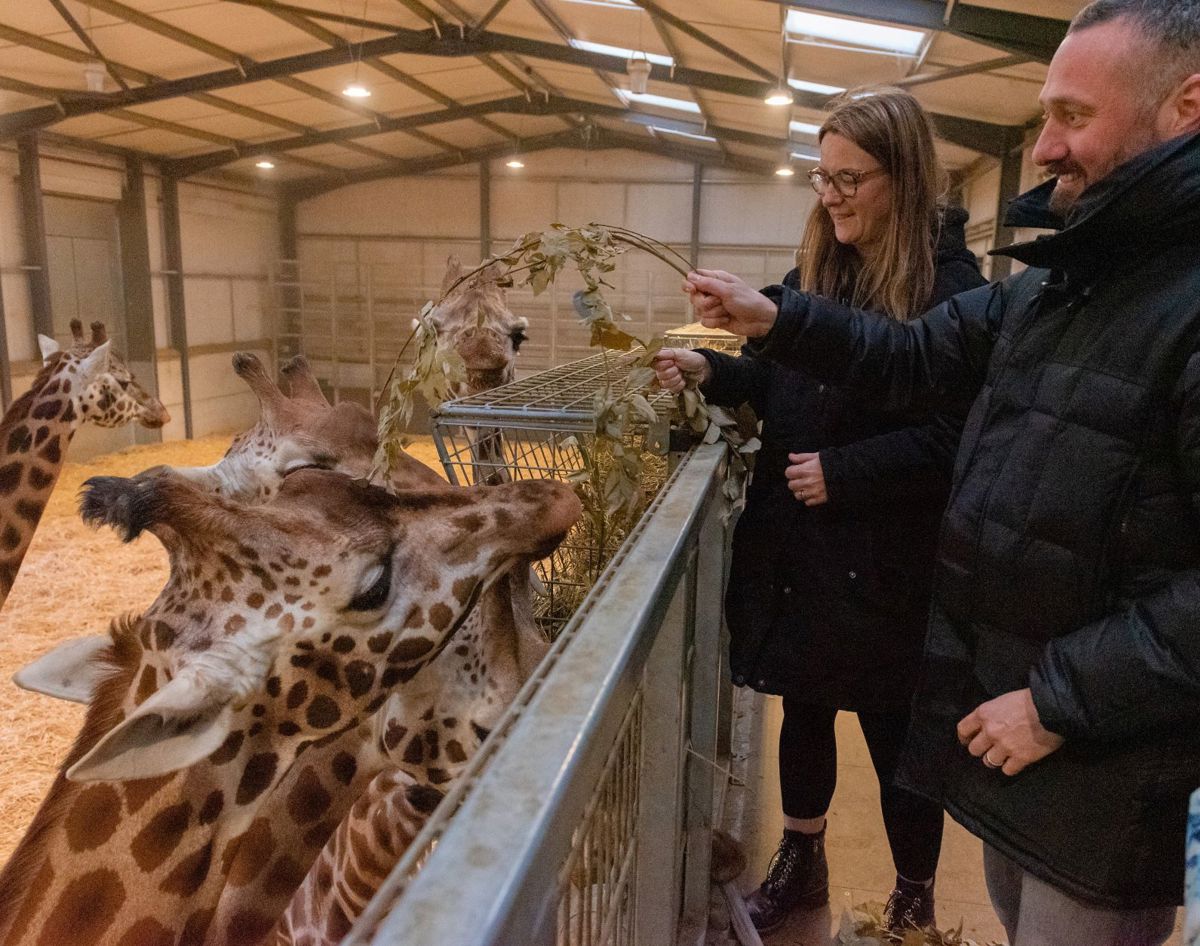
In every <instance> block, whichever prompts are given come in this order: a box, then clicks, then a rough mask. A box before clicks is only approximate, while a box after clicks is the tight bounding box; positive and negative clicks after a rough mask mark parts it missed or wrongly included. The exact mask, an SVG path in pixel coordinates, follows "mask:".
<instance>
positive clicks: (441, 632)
mask: <svg viewBox="0 0 1200 946" xmlns="http://www.w3.org/2000/svg"><path fill="white" fill-rule="evenodd" d="M580 512H581V510H580V506H579V502H578V500H577V499H576V498H575V496H574V494H573V493H572V492H571V491H570V489H569V488H567V487H565V486H563V485H561V484H556V483H549V482H540V481H539V482H533V481H531V482H522V483H512V484H504V485H501V486H496V487H473V488H470V489H458V490H444V489H443V490H437V491H407V492H400V493H397V494H391V493H388V492H386V491H384V490H382V489H379V488H376V487H372V486H370V485H368V484H366V483H364V482H362V481H361V480H353V479H351V478H349V477H346V476H344V475H342V474H339V473H334V472H329V471H322V470H301V471H298V472H296V473H293V474H291V475H289V476H288V477H287V478H286V480H285V481H284V483H283V484H282V486H281V487H280V489H279V491H278V493H277V494H276V496H275V497H274V498H273V499H272V501H271V502H270V503H267V504H265V505H260V506H246V505H244V504H239V503H235V502H232V501H230V500H228V499H225V498H224V497H220V496H216V495H213V494H212V493H209V492H206V491H205V490H203V489H202V488H201V487H200V486H199V485H197V484H195V483H191V482H189V481H187V480H185V479H183V478H181V477H175V476H170V475H157V476H150V477H140V478H133V479H121V478H116V477H100V478H95V479H93V480H91V481H89V483H88V484H87V486H86V493H85V496H84V499H83V513H84V516H85V518H87V519H88V520H89V521H93V522H107V523H109V524H111V525H114V526H115V527H117V528H118V529H120V530H121V531H122V532H123V534H124V537H125V538H126V539H130V538H132V537H134V536H136V535H138V534H140V533H141V532H143V531H148V532H151V533H152V534H153V535H155V536H156V537H157V538H158V539H159V541H160V542H162V543H163V545H164V546H165V547H166V548H167V550H168V553H169V559H170V565H171V574H170V577H169V579H168V582H167V585H166V586H165V587H164V589H163V591H162V593H161V594H160V595H159V597H158V598H157V599H156V600H155V602H154V603H153V604H152V605H151V606H150V608H149V609H148V610H147V611H146V612H145V613H144V614H143V615H141V616H140V617H137V618H129V619H126V620H124V621H120V622H115V623H114V626H113V630H112V638H113V640H112V646H111V648H110V649H109V652H108V654H107V661H108V663H109V664H110V666H111V670H110V672H109V673H108V674H107V675H106V676H105V677H104V678H103V679H102V680H101V682H100V684H99V685H98V688H97V691H96V693H95V695H94V697H93V699H92V701H91V703H90V705H89V709H88V714H87V719H86V721H85V723H84V726H83V729H82V731H81V733H80V735H79V738H78V739H77V741H76V744H75V746H74V747H73V748H72V750H71V752H70V753H69V755H68V757H67V759H66V761H65V762H64V764H63V767H62V769H61V770H60V773H59V775H58V777H57V778H56V780H55V783H54V785H53V786H52V788H51V790H50V793H49V795H48V797H47V799H46V801H45V802H44V803H43V806H42V808H41V809H40V810H39V812H38V814H37V815H36V816H35V819H34V823H33V825H32V826H31V827H30V829H29V831H28V832H27V834H26V836H25V837H24V839H23V840H22V841H21V843H20V844H19V845H18V848H17V850H16V852H15V854H14V855H13V858H12V859H11V860H10V862H9V864H8V865H7V866H6V867H5V868H4V870H3V871H2V872H0V946H33V944H36V946H57V944H60V943H66V942H70V943H72V944H78V946H159V944H163V946H165V944H168V943H170V944H177V943H178V944H183V943H187V944H196V946H201V944H203V946H243V944H250V943H255V942H258V941H259V940H260V939H261V937H262V936H263V935H264V934H265V933H266V932H267V931H268V930H269V929H270V926H271V924H273V923H274V921H275V919H276V918H277V917H275V916H270V915H264V914H263V913H261V912H260V911H259V910H257V909H254V908H253V905H251V906H250V907H247V908H245V909H243V910H242V911H240V912H238V913H236V914H235V915H232V916H229V917H221V918H218V912H217V906H218V904H219V901H220V899H221V894H222V891H223V890H226V889H229V888H236V887H238V886H241V885H245V884H248V883H251V882H259V883H262V884H263V885H264V887H265V889H286V888H289V887H291V888H294V887H295V886H296V885H297V884H298V883H299V882H300V880H301V879H302V877H303V872H302V871H300V870H299V869H298V868H297V865H296V864H295V862H294V861H293V859H292V856H291V854H292V852H291V851H290V849H288V848H286V847H282V846H280V845H279V844H277V842H276V839H275V837H274V836H273V835H272V830H271V829H272V825H276V824H280V823H284V822H286V821H287V819H288V818H292V819H294V820H296V821H302V822H305V823H311V822H316V821H320V819H321V813H322V812H323V810H324V808H325V807H327V805H328V804H329V800H330V799H329V797H328V793H327V791H326V790H325V788H323V786H324V785H326V784H337V783H338V782H339V781H345V780H346V779H347V778H348V777H350V776H352V775H353V772H352V771H351V770H350V769H349V766H350V765H352V764H353V760H352V759H349V760H347V759H343V758H341V757H339V756H338V755H336V754H334V755H331V754H330V753H329V752H328V751H326V750H327V749H328V748H329V747H330V746H332V744H334V743H336V742H337V741H338V739H339V737H340V736H341V735H342V734H344V733H346V732H349V731H352V730H358V729H360V728H362V726H363V725H364V724H368V725H370V720H371V717H372V716H373V715H374V716H375V717H376V719H384V718H386V714H378V713H377V711H378V710H379V709H380V707H381V706H382V705H383V704H384V703H385V702H386V701H387V700H388V699H389V697H391V696H393V695H394V694H396V693H397V692H399V691H403V689H404V688H406V687H407V686H409V685H418V686H419V683H418V681H419V680H420V673H419V672H420V671H421V670H422V668H424V667H425V666H426V665H427V664H429V663H430V662H431V661H432V660H434V659H435V658H436V657H437V655H438V654H439V653H440V652H441V651H442V649H443V648H444V647H446V645H447V644H448V642H449V641H450V639H451V637H452V635H454V633H455V632H456V631H457V630H459V627H460V625H462V624H463V623H464V622H466V621H467V620H468V619H469V618H470V616H471V614H472V612H473V609H474V605H475V604H476V603H477V601H478V600H479V598H480V596H481V594H482V592H483V590H484V589H485V588H486V587H487V586H488V584H489V583H491V582H493V581H494V580H495V579H496V578H497V576H499V575H500V574H502V573H503V572H505V571H506V570H508V569H509V568H511V567H512V566H513V563H514V562H516V561H518V560H522V559H528V558H532V557H539V556H541V555H544V554H547V553H548V552H549V551H550V550H552V549H553V547H554V546H555V545H556V544H557V543H558V541H560V540H561V538H562V535H563V534H565V532H566V530H567V529H568V528H569V527H570V526H571V525H572V524H573V523H574V522H575V521H576V520H577V519H578V517H579V515H580ZM375 738H377V739H379V740H381V742H382V743H384V744H386V742H387V738H388V737H387V733H385V732H380V733H378V734H377V736H376V737H375ZM314 766H323V767H325V768H326V769H327V771H320V772H317V771H314ZM284 784H287V785H289V786H290V790H289V791H287V792H281V791H279V790H278V788H279V787H280V786H282V785H284Z"/></svg>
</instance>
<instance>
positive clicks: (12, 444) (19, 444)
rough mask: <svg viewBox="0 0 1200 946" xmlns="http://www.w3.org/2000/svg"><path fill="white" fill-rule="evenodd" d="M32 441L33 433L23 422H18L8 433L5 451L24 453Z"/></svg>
mask: <svg viewBox="0 0 1200 946" xmlns="http://www.w3.org/2000/svg"><path fill="white" fill-rule="evenodd" d="M32 443H33V434H31V433H30V432H29V428H28V427H26V426H25V425H24V424H18V425H17V426H16V427H14V428H13V429H12V431H11V432H10V433H9V435H8V442H7V444H6V445H5V446H6V452H7V453H9V454H14V453H24V452H25V451H26V450H28V449H29V447H30V445H31V444H32Z"/></svg>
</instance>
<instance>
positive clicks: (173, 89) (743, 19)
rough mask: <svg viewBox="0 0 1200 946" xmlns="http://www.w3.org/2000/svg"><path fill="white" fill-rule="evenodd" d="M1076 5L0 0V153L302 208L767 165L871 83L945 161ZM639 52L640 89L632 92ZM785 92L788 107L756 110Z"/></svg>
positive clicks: (968, 148) (990, 0)
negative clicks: (891, 92) (214, 186)
mask: <svg viewBox="0 0 1200 946" xmlns="http://www.w3.org/2000/svg"><path fill="white" fill-rule="evenodd" d="M1083 5H1084V2H1083V0H1038V2H1037V3H1033V2H1029V0H982V2H980V0H974V2H970V3H965V2H960V0H286V2H285V0H23V2H21V3H9V4H4V5H3V6H2V7H0V138H9V139H11V138H14V137H19V136H21V135H27V134H31V133H34V132H38V133H40V134H42V135H43V137H44V138H45V140H48V141H51V142H59V143H84V144H86V145H87V146H89V147H93V148H99V149H102V150H110V151H113V150H115V151H122V152H131V153H136V154H139V155H141V156H143V157H149V158H152V159H154V160H156V161H159V162H160V163H161V164H162V166H163V168H164V170H165V171H166V172H167V173H170V174H173V175H176V176H181V177H182V176H187V175H190V174H196V173H200V172H204V171H211V170H216V169H223V170H226V171H228V172H232V173H235V174H240V175H244V176H246V177H258V178H261V177H264V176H267V177H270V178H272V179H275V180H277V181H279V182H280V183H281V184H282V185H283V186H284V187H285V188H287V189H288V190H290V191H292V192H293V193H294V194H295V195H297V196H303V195H306V194H313V193H319V192H321V191H324V190H328V189H331V188H333V187H338V186H342V185H343V184H345V183H347V182H351V181H356V180H364V179H370V178H376V177H384V176H391V175H395V174H407V173H421V172H423V171H430V170H436V169H440V168H446V167H450V166H453V165H456V164H463V163H467V162H475V161H481V160H487V159H491V158H497V157H504V156H506V155H512V154H517V153H521V154H528V153H532V152H534V151H537V150H540V149H545V148H558V147H568V148H601V147H621V148H628V149H631V150H634V151H645V152H651V153H656V154H663V155H668V156H672V157H678V158H681V159H683V160H687V161H699V162H701V163H704V164H708V165H718V166H722V165H723V166H727V167H731V168H738V169H741V170H746V171H751V172H755V173H764V174H767V173H770V172H771V171H772V170H774V168H775V167H777V166H778V165H779V164H780V163H782V162H784V161H788V160H791V161H794V162H797V163H805V162H807V161H808V160H809V157H808V156H809V155H811V154H813V153H814V151H815V137H814V135H813V131H814V130H815V126H817V125H818V124H819V123H820V120H821V109H822V107H823V106H824V105H825V103H826V102H827V101H828V99H829V97H830V95H831V94H836V92H837V90H840V89H845V88H852V87H855V86H858V85H862V84H865V83H879V82H886V83H891V84H897V85H902V86H906V87H908V88H910V89H911V90H912V92H913V93H914V94H915V95H916V96H917V97H918V98H919V99H920V100H921V101H922V102H923V103H924V104H925V106H926V107H927V108H928V109H929V110H930V111H931V112H932V113H933V114H934V118H935V122H936V124H937V128H938V132H939V136H940V143H939V148H940V150H941V153H942V158H943V160H944V161H945V162H946V164H947V165H948V166H950V167H951V168H959V169H961V168H965V167H967V166H969V165H971V164H972V163H974V162H976V161H977V160H979V159H980V158H981V157H986V156H990V157H993V158H995V157H999V156H1000V155H1002V154H1003V153H1004V152H1005V151H1007V150H1010V149H1011V148H1012V147H1013V146H1014V145H1016V144H1019V143H1020V141H1021V139H1022V138H1023V136H1024V135H1025V133H1026V132H1027V130H1028V129H1029V127H1030V126H1031V125H1032V124H1033V123H1034V122H1035V121H1036V120H1037V117H1038V115H1039V114H1040V108H1039V106H1038V102H1037V94H1038V90H1039V88H1040V86H1041V83H1042V80H1043V78H1044V76H1045V64H1046V62H1047V61H1048V60H1049V58H1050V55H1051V54H1052V52H1053V50H1054V48H1055V46H1056V45H1057V44H1058V42H1059V40H1060V39H1061V38H1062V36H1063V34H1064V33H1065V31H1066V26H1067V21H1068V20H1069V19H1070V17H1071V16H1073V15H1074V14H1075V13H1076V12H1077V11H1078V10H1079V9H1080V8H1081V7H1082V6H1083ZM640 59H648V60H649V62H650V75H649V78H648V82H647V86H646V95H645V96H637V95H633V96H631V95H630V94H629V90H630V87H631V86H630V83H631V78H630V75H629V74H628V73H629V69H630V62H631V61H633V60H640ZM637 68H638V66H637V65H635V66H634V70H635V71H636V70H637ZM785 83H786V84H785ZM781 84H785V88H787V89H788V91H789V92H790V93H791V95H792V98H793V102H792V104H790V105H786V104H785V105H768V104H766V103H765V101H764V99H765V98H766V97H767V95H768V93H769V92H770V91H771V90H772V89H773V88H776V87H779V86H780V85H781ZM355 86H357V87H358V88H359V89H360V90H361V91H362V92H365V93H367V94H366V95H363V96H362V97H358V98H354V97H351V96H349V95H347V90H350V91H353V87H355ZM259 162H264V163H269V164H272V165H273V167H271V168H259V167H257V164H258V163H259Z"/></svg>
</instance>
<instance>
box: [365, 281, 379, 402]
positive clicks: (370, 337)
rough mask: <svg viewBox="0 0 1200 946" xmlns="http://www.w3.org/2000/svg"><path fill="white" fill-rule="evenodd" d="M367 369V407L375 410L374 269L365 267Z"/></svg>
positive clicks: (376, 382) (377, 380)
mask: <svg viewBox="0 0 1200 946" xmlns="http://www.w3.org/2000/svg"><path fill="white" fill-rule="evenodd" d="M367 368H368V370H369V371H370V373H371V385H370V389H369V390H368V391H367V407H368V408H369V409H370V410H372V411H373V410H375V386H376V385H377V384H378V383H379V379H378V378H377V377H376V376H375V267H374V266H368V267H367Z"/></svg>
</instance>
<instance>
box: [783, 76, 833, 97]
mask: <svg viewBox="0 0 1200 946" xmlns="http://www.w3.org/2000/svg"><path fill="white" fill-rule="evenodd" d="M788 85H790V86H791V87H792V88H793V89H799V90H800V91H801V92H816V93H817V94H818V95H837V94H838V93H839V92H845V91H846V90H845V89H844V88H842V87H841V86H840V85H825V83H823V82H809V81H808V80H807V79H788Z"/></svg>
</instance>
